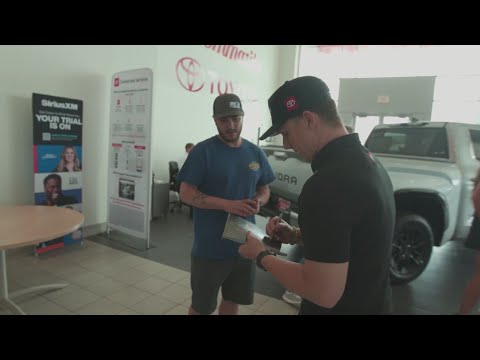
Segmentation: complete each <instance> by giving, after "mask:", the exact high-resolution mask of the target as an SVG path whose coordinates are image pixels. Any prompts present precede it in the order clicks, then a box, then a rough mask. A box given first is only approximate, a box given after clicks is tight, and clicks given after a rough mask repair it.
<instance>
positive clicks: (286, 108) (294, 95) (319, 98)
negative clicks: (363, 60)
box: [259, 76, 331, 140]
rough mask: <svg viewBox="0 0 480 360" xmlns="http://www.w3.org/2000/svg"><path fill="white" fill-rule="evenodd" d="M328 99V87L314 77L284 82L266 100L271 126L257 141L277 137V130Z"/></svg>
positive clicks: (329, 97)
mask: <svg viewBox="0 0 480 360" xmlns="http://www.w3.org/2000/svg"><path fill="white" fill-rule="evenodd" d="M330 99H331V96H330V90H329V89H328V86H327V85H326V84H325V83H324V82H323V81H322V80H320V79H319V78H317V77H315V76H301V77H298V78H296V79H293V80H289V81H286V82H285V83H284V84H283V85H282V86H280V87H279V88H278V89H277V90H276V91H275V92H274V93H273V95H272V96H270V99H268V108H269V109H270V115H271V116H272V126H271V127H270V129H268V130H267V131H266V132H265V133H264V134H263V135H262V136H260V138H259V140H264V139H266V138H267V137H269V136H275V135H278V129H280V128H281V127H282V125H283V124H285V123H286V122H287V121H288V120H290V119H292V118H295V117H297V116H299V115H301V114H302V113H303V112H304V111H306V110H314V109H315V108H316V107H318V106H319V105H322V104H324V103H325V102H327V101H328V100H330Z"/></svg>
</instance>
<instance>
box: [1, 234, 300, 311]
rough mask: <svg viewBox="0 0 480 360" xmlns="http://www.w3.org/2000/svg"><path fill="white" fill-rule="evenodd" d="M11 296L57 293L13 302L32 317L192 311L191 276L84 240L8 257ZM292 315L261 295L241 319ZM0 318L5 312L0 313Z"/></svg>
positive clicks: (244, 308)
mask: <svg viewBox="0 0 480 360" xmlns="http://www.w3.org/2000/svg"><path fill="white" fill-rule="evenodd" d="M7 274H8V279H9V291H10V292H13V291H15V290H19V289H22V288H25V287H28V286H35V285H42V284H47V283H68V284H69V285H68V286H67V287H65V288H63V289H61V290H55V291H50V292H43V293H42V292H38V293H33V294H29V295H23V296H20V297H18V298H14V299H13V300H14V301H15V303H17V305H19V306H20V307H21V308H22V309H23V310H24V311H25V312H26V313H28V314H34V315H75V314H77V315H136V314H145V315H184V314H187V312H188V307H189V306H190V298H191V290H190V283H189V273H188V272H186V271H183V270H179V269H177V268H174V267H171V266H167V265H163V264H161V263H158V262H155V261H152V260H149V259H146V258H143V257H139V256H136V255H133V254H129V253H127V252H124V251H120V250H117V249H113V248H111V247H108V246H105V245H102V244H99V243H96V242H93V241H90V240H86V241H85V242H84V245H83V246H80V245H73V246H69V247H67V248H65V249H60V250H56V251H52V252H51V253H48V254H45V255H42V256H40V257H35V256H34V255H33V248H32V247H26V248H22V249H19V250H14V251H9V252H7ZM296 311H297V310H296V309H295V308H293V307H292V306H290V305H288V304H285V303H284V302H283V301H280V300H278V299H274V298H271V297H268V296H265V295H262V294H256V295H255V301H254V304H252V305H250V306H240V314H243V315H266V314H286V315H287V314H288V315H293V314H295V313H296ZM0 314H1V315H5V314H9V312H8V311H7V310H5V309H3V308H0Z"/></svg>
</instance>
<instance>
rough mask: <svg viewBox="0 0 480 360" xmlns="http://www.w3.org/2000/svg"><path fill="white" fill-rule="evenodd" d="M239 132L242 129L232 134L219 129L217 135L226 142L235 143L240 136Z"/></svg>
mask: <svg viewBox="0 0 480 360" xmlns="http://www.w3.org/2000/svg"><path fill="white" fill-rule="evenodd" d="M241 132H242V129H238V130H236V132H235V134H232V133H230V134H229V133H228V132H227V131H223V132H222V131H220V130H219V131H218V135H219V136H220V137H221V138H222V140H223V141H225V142H227V143H235V142H237V141H238V139H239V138H240V134H241Z"/></svg>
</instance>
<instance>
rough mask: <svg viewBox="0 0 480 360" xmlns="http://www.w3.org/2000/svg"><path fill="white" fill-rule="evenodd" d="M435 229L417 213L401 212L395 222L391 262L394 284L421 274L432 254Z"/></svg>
mask: <svg viewBox="0 0 480 360" xmlns="http://www.w3.org/2000/svg"><path fill="white" fill-rule="evenodd" d="M433 240H434V237H433V231H432V228H431V226H430V224H429V223H428V221H427V220H425V218H423V217H422V216H420V215H417V214H411V213H403V214H399V216H398V217H397V221H396V224H395V232H394V236H393V243H392V259H391V263H390V282H391V284H392V285H399V284H406V283H409V282H410V281H412V280H413V279H415V278H417V277H418V276H420V274H421V273H422V272H423V271H424V270H425V268H426V267H427V265H428V262H429V261H430V257H431V256H432V250H433Z"/></svg>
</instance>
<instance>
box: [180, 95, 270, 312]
mask: <svg viewBox="0 0 480 360" xmlns="http://www.w3.org/2000/svg"><path fill="white" fill-rule="evenodd" d="M243 115H244V112H243V109H242V103H241V101H240V99H239V97H238V96H237V95H235V94H223V95H220V96H218V97H217V98H216V99H215V101H214V103H213V118H214V120H215V125H216V126H217V129H218V135H215V136H213V137H211V138H209V139H207V140H204V141H202V142H200V143H198V144H197V145H195V147H194V148H193V149H192V151H191V152H190V154H189V155H188V158H187V160H186V161H185V164H184V165H183V167H182V169H181V170H180V172H179V174H178V176H177V181H178V182H180V184H181V185H180V198H181V200H182V201H183V202H184V203H187V204H189V205H191V206H193V207H194V228H195V240H194V243H193V249H192V266H191V279H190V281H191V286H192V305H191V307H190V310H189V314H190V315H197V314H211V313H213V312H214V311H215V309H216V307H217V296H218V291H219V289H220V288H222V301H221V303H220V307H219V310H218V313H219V314H220V315H236V314H237V313H238V305H239V304H241V305H249V304H252V303H253V293H254V281H255V264H254V263H253V262H252V261H251V260H247V259H244V258H242V257H240V256H239V253H238V248H239V244H237V243H235V242H233V241H229V240H226V239H222V234H223V229H224V227H225V222H226V220H227V216H228V214H229V213H230V214H234V215H238V216H241V217H244V218H246V219H247V220H249V221H251V222H253V223H255V214H256V213H258V211H259V209H260V206H261V205H263V204H265V203H266V202H267V201H268V198H269V197H270V190H269V188H268V184H269V183H271V182H272V181H273V180H274V179H275V175H274V174H273V172H272V169H271V167H270V165H269V164H268V161H267V158H266V156H265V154H264V153H263V151H262V150H261V149H260V148H259V147H258V146H256V145H254V144H252V143H251V142H250V141H247V140H245V139H243V138H241V137H240V134H241V132H242V122H243Z"/></svg>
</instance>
